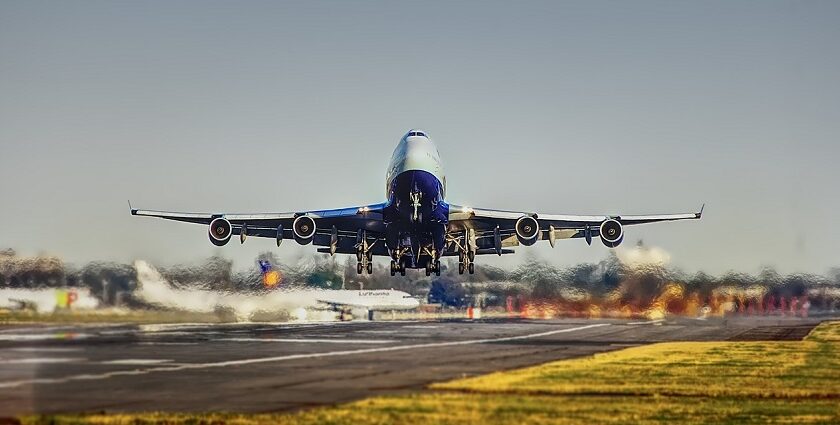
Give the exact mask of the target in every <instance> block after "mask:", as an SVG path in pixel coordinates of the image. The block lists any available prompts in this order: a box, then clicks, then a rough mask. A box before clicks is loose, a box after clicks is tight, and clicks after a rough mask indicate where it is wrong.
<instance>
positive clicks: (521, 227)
mask: <svg viewBox="0 0 840 425" xmlns="http://www.w3.org/2000/svg"><path fill="white" fill-rule="evenodd" d="M515 227H516V239H518V240H519V243H520V244H522V245H533V244H534V243H536V242H537V239H539V238H538V236H539V235H540V223H538V222H537V219H535V218H534V217H531V216H527V215H526V216H522V217H520V218H519V220H516V226H515Z"/></svg>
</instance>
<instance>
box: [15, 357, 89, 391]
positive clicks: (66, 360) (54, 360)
mask: <svg viewBox="0 0 840 425" xmlns="http://www.w3.org/2000/svg"><path fill="white" fill-rule="evenodd" d="M85 360H86V359H82V358H72V357H30V358H26V359H9V360H3V363H5V364H42V363H71V362H79V361H85ZM0 385H2V384H0Z"/></svg>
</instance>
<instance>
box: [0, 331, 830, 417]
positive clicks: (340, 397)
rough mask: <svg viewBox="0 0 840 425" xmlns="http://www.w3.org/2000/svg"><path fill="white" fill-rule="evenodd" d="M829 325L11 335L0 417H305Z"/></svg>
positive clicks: (1, 342)
mask: <svg viewBox="0 0 840 425" xmlns="http://www.w3.org/2000/svg"><path fill="white" fill-rule="evenodd" d="M819 321H820V319H802V318H791V317H782V318H780V317H772V318H771V317H738V318H731V319H728V320H724V319H719V318H715V319H709V320H696V319H685V318H680V319H667V320H663V321H639V320H584V319H557V320H539V321H532V320H519V319H516V320H514V319H504V320H483V321H394V322H349V323H317V324H314V323H313V324H267V323H252V324H241V323H240V324H229V325H209V324H177V325H174V324H173V325H117V324H114V325H107V324H97V325H83V326H78V325H67V326H62V325H12V326H4V327H2V328H0V415H2V416H10V415H18V414H24V413H32V412H35V413H56V412H80V411H87V412H90V411H106V412H112V411H251V412H265V411H278V410H294V409H300V408H307V407H312V406H318V405H323V404H332V403H338V402H345V401H350V400H355V399H360V398H363V397H367V396H370V395H379V394H393V393H400V392H407V391H417V390H421V389H422V388H424V387H425V386H426V385H427V384H429V383H431V382H437V381H443V380H447V379H452V378H458V377H462V376H471V375H477V374H484V373H489V372H493V371H497V370H506V369H511V368H517V367H523V366H528V365H534V364H539V363H544V362H548V361H552V360H558V359H566V358H572V357H580V356H585V355H590V354H593V353H598V352H605V351H611V350H617V349H622V348H626V347H631V346H636V345H643V344H649V343H656V342H664V341H713V340H775V339H794V340H795V339H801V338H802V337H803V336H805V335H806V334H807V333H808V332H809V331H810V330H811V329H812V328H813V326H815V325H816V324H817V323H819Z"/></svg>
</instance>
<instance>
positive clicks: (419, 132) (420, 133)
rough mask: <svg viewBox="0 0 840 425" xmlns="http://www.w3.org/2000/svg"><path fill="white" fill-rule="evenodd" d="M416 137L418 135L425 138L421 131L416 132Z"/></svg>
mask: <svg viewBox="0 0 840 425" xmlns="http://www.w3.org/2000/svg"><path fill="white" fill-rule="evenodd" d="M417 135H418V136H423V137H426V134H424V133H423V132H422V131H418V132H417Z"/></svg>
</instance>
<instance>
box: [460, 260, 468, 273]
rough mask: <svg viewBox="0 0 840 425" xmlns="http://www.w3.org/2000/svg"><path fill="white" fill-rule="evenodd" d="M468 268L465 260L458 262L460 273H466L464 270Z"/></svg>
mask: <svg viewBox="0 0 840 425" xmlns="http://www.w3.org/2000/svg"><path fill="white" fill-rule="evenodd" d="M466 269H467V266H465V265H464V263H463V262H461V263H458V274H464V270H466Z"/></svg>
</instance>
